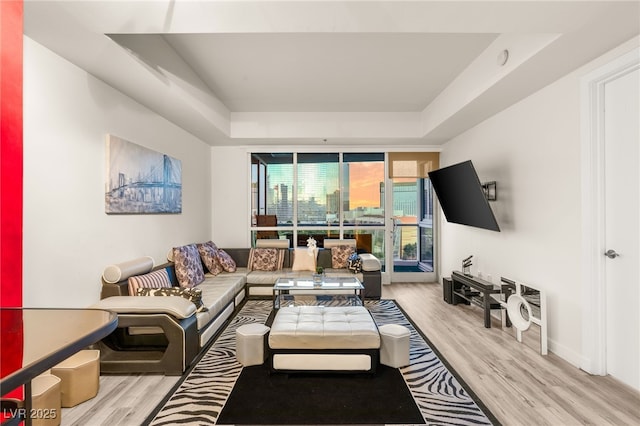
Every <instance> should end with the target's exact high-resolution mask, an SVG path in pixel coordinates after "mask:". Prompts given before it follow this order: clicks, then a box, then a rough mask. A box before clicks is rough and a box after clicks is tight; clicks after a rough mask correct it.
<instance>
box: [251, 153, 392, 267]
mask: <svg viewBox="0 0 640 426" xmlns="http://www.w3.org/2000/svg"><path fill="white" fill-rule="evenodd" d="M384 170H385V169H384V154H383V153H344V154H343V153H253V154H251V191H252V197H251V209H252V213H253V214H252V218H253V219H252V223H251V226H252V232H253V237H254V239H255V238H282V239H289V240H290V241H291V243H290V245H291V246H292V247H295V246H299V245H306V240H307V238H308V237H309V236H313V237H314V238H315V239H316V240H317V241H318V243H319V245H320V246H322V242H323V240H324V238H354V239H356V241H357V245H358V248H359V249H361V250H364V251H367V252H371V253H374V254H375V255H376V256H378V257H380V258H381V260H383V259H384Z"/></svg>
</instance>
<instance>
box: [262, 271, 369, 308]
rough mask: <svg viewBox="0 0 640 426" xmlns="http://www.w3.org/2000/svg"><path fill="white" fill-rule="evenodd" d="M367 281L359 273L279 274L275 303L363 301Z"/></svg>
mask: <svg viewBox="0 0 640 426" xmlns="http://www.w3.org/2000/svg"><path fill="white" fill-rule="evenodd" d="M363 291H364V285H362V283H361V282H360V280H358V278H357V277H355V276H353V277H350V276H344V277H327V276H325V277H322V279H321V280H317V279H316V280H314V279H313V277H300V278H279V279H278V280H277V281H276V283H275V284H274V286H273V306H274V308H276V309H279V308H280V307H281V306H303V305H324V306H345V305H346V306H354V305H362V304H363V300H362V298H363Z"/></svg>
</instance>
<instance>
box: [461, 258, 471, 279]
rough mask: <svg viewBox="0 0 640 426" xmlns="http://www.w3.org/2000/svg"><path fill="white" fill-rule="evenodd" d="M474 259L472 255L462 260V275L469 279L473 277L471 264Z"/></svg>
mask: <svg viewBox="0 0 640 426" xmlns="http://www.w3.org/2000/svg"><path fill="white" fill-rule="evenodd" d="M472 258H473V255H470V256H469V257H467V258H464V259H462V273H463V274H464V275H467V276H469V277H470V276H471V265H473V263H472V262H471V259H472Z"/></svg>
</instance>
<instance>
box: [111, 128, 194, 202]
mask: <svg viewBox="0 0 640 426" xmlns="http://www.w3.org/2000/svg"><path fill="white" fill-rule="evenodd" d="M106 155H107V181H106V189H105V211H106V213H108V214H154V213H182V162H181V161H180V160H178V159H175V158H173V157H169V156H168V155H165V154H162V153H159V152H156V151H153V150H150V149H147V148H145V147H143V146H140V145H137V144H134V143H132V142H129V141H126V140H124V139H121V138H118V137H115V136H112V135H108V136H107V149H106Z"/></svg>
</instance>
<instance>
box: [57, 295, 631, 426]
mask: <svg viewBox="0 0 640 426" xmlns="http://www.w3.org/2000/svg"><path fill="white" fill-rule="evenodd" d="M382 296H383V298H385V299H395V300H396V301H397V302H398V303H399V304H400V306H401V307H402V308H403V309H404V310H405V311H406V312H407V314H408V315H409V316H410V317H411V319H412V320H413V321H414V323H415V324H416V325H417V326H418V327H419V328H420V329H421V330H422V331H423V332H424V334H425V335H426V336H427V337H428V338H429V339H430V340H431V341H432V343H433V344H434V345H435V347H436V348H437V350H438V351H440V353H442V354H443V355H444V357H445V358H446V360H447V361H448V362H449V364H450V365H451V366H452V367H453V368H454V369H455V370H456V371H457V372H458V373H459V375H460V376H461V377H462V378H463V380H464V381H465V382H466V383H467V384H468V385H469V387H470V388H471V389H472V390H473V392H475V394H476V395H478V397H479V398H480V399H481V400H482V401H483V402H484V404H485V405H486V406H487V407H489V409H490V410H491V411H492V412H493V414H494V415H495V416H496V417H497V418H498V420H499V421H500V422H502V424H504V425H527V426H528V425H536V426H537V425H550V426H555V425H616V426H617V425H640V393H638V392H636V391H634V390H632V389H630V388H628V387H626V386H625V385H623V384H621V383H619V382H617V381H616V380H614V379H612V378H611V377H599V376H590V375H588V374H586V373H585V372H583V371H581V370H579V369H577V368H575V367H574V366H572V365H570V364H569V363H567V362H566V361H564V360H562V359H561V358H559V357H557V356H555V355H554V354H553V353H550V354H549V355H547V356H542V355H540V354H539V352H538V351H537V349H538V347H537V342H536V341H535V339H528V341H527V342H526V344H520V343H518V342H517V341H516V340H515V338H514V337H513V336H512V335H511V334H510V333H509V332H507V331H506V330H503V329H502V327H501V324H500V321H499V320H498V319H494V324H493V325H494V327H493V328H491V329H485V328H484V326H483V320H482V310H481V309H480V308H478V307H475V306H465V305H456V306H452V305H448V304H446V303H444V301H443V300H442V287H441V286H440V285H439V284H423V283H396V284H392V285H389V286H383V292H382ZM177 380H178V377H164V376H159V375H134V376H115V375H109V376H101V377H100V392H99V393H98V396H97V397H96V398H94V399H92V400H90V401H87V402H85V403H82V404H80V405H78V406H76V407H74V408H65V409H63V410H62V425H63V426H69V425H78V426H80V425H82V426H84V425H92V426H93V425H96V426H98V425H110V426H111V425H121V426H136V425H141V424H143V422H144V419H145V418H146V417H147V415H148V414H149V413H150V412H151V411H153V409H154V408H155V406H156V404H157V403H159V402H160V401H161V400H162V398H163V397H164V396H165V395H166V393H167V392H168V391H169V390H170V389H171V388H172V387H173V386H174V384H175V383H176V382H177Z"/></svg>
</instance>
